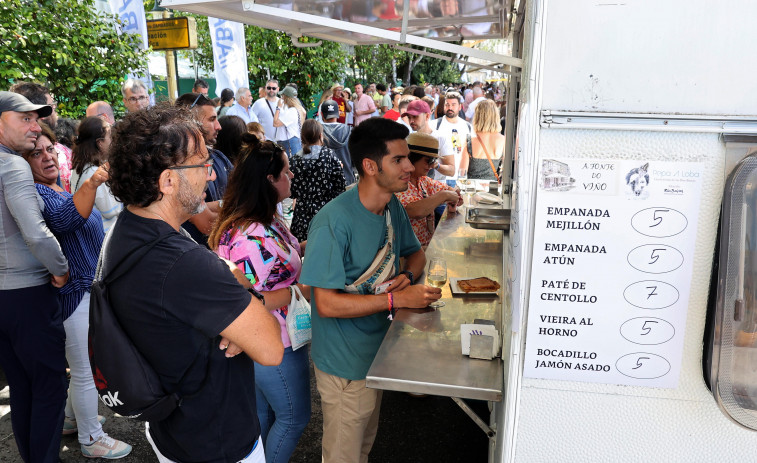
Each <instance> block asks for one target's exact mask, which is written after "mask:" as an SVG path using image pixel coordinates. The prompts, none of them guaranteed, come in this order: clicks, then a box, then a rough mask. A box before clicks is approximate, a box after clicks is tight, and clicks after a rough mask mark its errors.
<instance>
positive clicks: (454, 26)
mask: <svg viewBox="0 0 757 463" xmlns="http://www.w3.org/2000/svg"><path fill="white" fill-rule="evenodd" d="M513 1H514V0H410V1H407V2H395V1H394V0H380V1H374V0H293V1H287V2H282V1H278V0H161V1H160V5H161V6H162V7H164V8H171V9H175V10H179V11H186V12H190V13H196V14H201V15H205V16H212V17H216V18H223V19H227V20H230V21H237V22H242V23H245V24H251V25H254V26H258V27H262V28H265V29H275V30H280V31H284V32H286V33H287V34H289V35H290V36H291V37H292V40H293V41H295V42H296V41H297V38H298V37H301V36H303V35H306V36H309V37H314V38H320V39H324V40H330V41H334V42H341V43H346V44H350V45H370V44H379V43H386V44H395V45H399V46H402V45H415V46H420V47H425V48H427V49H435V50H442V51H445V52H449V53H454V54H457V55H460V56H467V57H475V58H478V59H479V60H483V61H485V62H486V63H487V64H485V66H486V68H487V69H490V70H495V71H499V72H503V73H506V74H512V73H515V72H517V70H516V69H514V68H518V69H519V68H521V67H522V65H523V60H522V59H520V58H514V57H512V56H506V55H501V54H497V53H492V52H488V51H485V50H479V49H476V48H472V47H465V46H462V45H458V44H456V43H451V42H456V41H460V40H485V39H492V38H498V39H501V38H507V35H508V34H509V31H510V21H511V19H512V18H511V12H512V4H513ZM398 5H399V6H398ZM408 48H409V47H406V48H403V49H408ZM410 50H413V52H422V51H423V50H415V49H408V51H410ZM426 53H428V52H426ZM435 57H440V58H441V57H442V55H437V56H435ZM444 58H445V59H449V58H447V57H444Z"/></svg>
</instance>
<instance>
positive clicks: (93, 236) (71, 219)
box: [34, 183, 105, 320]
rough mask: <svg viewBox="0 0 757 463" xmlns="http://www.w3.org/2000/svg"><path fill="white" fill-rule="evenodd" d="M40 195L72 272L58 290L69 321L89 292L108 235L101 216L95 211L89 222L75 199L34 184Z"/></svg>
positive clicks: (62, 307) (46, 217) (43, 213)
mask: <svg viewBox="0 0 757 463" xmlns="http://www.w3.org/2000/svg"><path fill="white" fill-rule="evenodd" d="M34 186H36V187H37V192H38V193H39V195H40V197H41V198H42V201H44V203H45V210H44V211H43V212H42V215H43V216H44V218H45V222H47V226H48V227H49V228H50V230H51V231H52V232H53V234H55V237H56V238H58V241H59V242H60V247H61V248H62V249H63V254H64V255H65V256H66V258H67V259H68V265H69V271H70V272H71V274H70V276H69V278H68V282H67V283H66V284H65V285H64V286H63V287H62V288H60V290H58V298H59V299H60V304H61V309H62V311H63V319H64V320H65V319H67V318H68V317H69V316H70V315H71V314H72V313H74V310H76V306H78V305H79V302H81V299H82V298H83V297H84V293H87V292H89V288H90V286H92V280H93V279H94V277H95V269H96V268H97V257H98V256H99V255H100V248H101V247H102V244H103V238H105V233H104V232H103V223H102V218H101V216H100V213H99V212H97V209H94V208H93V209H92V213H91V214H90V215H89V218H86V219H85V218H84V217H82V216H81V215H79V211H77V210H76V206H75V205H74V199H73V198H74V196H73V195H72V194H71V193H67V192H58V191H55V190H53V189H52V188H50V187H47V186H45V185H40V184H39V183H35V184H34Z"/></svg>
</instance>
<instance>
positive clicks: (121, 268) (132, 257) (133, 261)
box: [95, 233, 168, 285]
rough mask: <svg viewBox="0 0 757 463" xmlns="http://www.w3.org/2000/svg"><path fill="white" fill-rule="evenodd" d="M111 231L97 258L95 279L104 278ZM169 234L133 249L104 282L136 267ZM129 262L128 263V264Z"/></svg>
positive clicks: (109, 281) (112, 279)
mask: <svg viewBox="0 0 757 463" xmlns="http://www.w3.org/2000/svg"><path fill="white" fill-rule="evenodd" d="M110 236H111V233H108V236H107V237H106V238H105V241H104V242H103V246H102V251H101V252H100V257H99V258H98V260H97V270H95V281H98V280H102V279H103V278H102V274H103V272H104V267H105V259H106V256H105V250H106V249H107V245H108V243H109V241H110V239H109V238H110ZM167 236H168V235H160V236H158V237H157V238H155V239H154V240H152V241H148V242H147V243H145V244H143V245H141V246H139V247H137V248H135V249H134V250H133V251H131V252H130V253H129V254H127V255H126V257H124V258H123V259H121V261H120V262H118V263H117V264H116V265H115V266H114V267H113V268H112V269H111V270H110V273H109V275H108V276H107V277H105V279H104V281H103V282H104V283H105V284H106V285H107V284H110V283H112V282H113V281H114V280H116V279H118V278H120V277H122V276H123V275H124V274H125V273H126V272H128V271H129V270H131V269H132V268H134V266H135V265H137V263H138V262H139V261H140V260H142V258H143V257H144V256H145V255H147V253H148V252H150V250H151V249H152V248H154V247H155V245H156V244H158V243H159V242H160V241H162V240H163V239H164V238H166V237H167ZM127 264H128V265H127Z"/></svg>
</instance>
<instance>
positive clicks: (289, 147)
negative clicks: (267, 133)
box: [277, 137, 302, 159]
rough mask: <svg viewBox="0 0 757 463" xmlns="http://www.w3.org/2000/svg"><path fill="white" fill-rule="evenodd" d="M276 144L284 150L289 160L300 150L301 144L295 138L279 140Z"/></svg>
mask: <svg viewBox="0 0 757 463" xmlns="http://www.w3.org/2000/svg"><path fill="white" fill-rule="evenodd" d="M277 143H278V144H279V145H281V146H282V147H283V148H284V150H285V151H286V153H287V157H288V158H290V159H291V158H292V156H294V155H295V154H297V153H299V152H300V150H301V149H302V143H301V142H300V139H299V138H297V137H292V138H290V139H289V140H279V141H278V142H277Z"/></svg>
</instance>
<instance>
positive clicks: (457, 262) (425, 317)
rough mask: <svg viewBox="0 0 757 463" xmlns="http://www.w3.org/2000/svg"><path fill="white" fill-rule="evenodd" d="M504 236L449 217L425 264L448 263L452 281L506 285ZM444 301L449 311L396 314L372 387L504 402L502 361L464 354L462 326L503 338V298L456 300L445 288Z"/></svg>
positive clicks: (372, 375) (373, 370) (373, 371)
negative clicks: (479, 322) (481, 325)
mask: <svg viewBox="0 0 757 463" xmlns="http://www.w3.org/2000/svg"><path fill="white" fill-rule="evenodd" d="M504 235H505V234H504V233H503V232H502V231H500V230H477V229H473V228H471V227H469V226H467V225H466V224H465V216H464V215H463V214H458V213H453V214H445V216H444V217H443V218H442V220H441V221H440V222H439V226H438V227H437V229H436V232H435V233H434V237H433V239H432V240H431V243H430V245H429V247H428V249H427V250H426V258H427V259H431V258H432V257H442V258H444V259H445V260H446V261H447V272H448V276H449V278H450V279H452V278H473V277H478V276H487V277H489V278H491V279H493V280H495V281H497V282H499V284H500V285H502V284H503V268H502V252H503V241H504V240H505V239H506V238H505V237H504ZM424 276H425V275H424ZM424 276H421V281H420V282H421V283H423V278H424ZM442 300H443V301H444V302H445V304H446V305H445V306H444V307H441V308H439V309H436V310H433V309H401V310H399V311H398V312H397V315H396V317H395V319H394V321H393V322H392V325H391V326H390V327H389V331H388V332H387V334H386V337H385V338H384V341H383V343H382V344H381V347H380V349H379V351H378V354H377V355H376V358H375V360H374V361H373V364H372V365H371V368H370V370H369V371H368V375H367V378H366V381H367V385H368V387H372V388H377V389H387V390H393V391H405V392H415V393H421V394H432V395H439V396H447V397H457V398H466V399H478V400H489V401H495V402H498V401H501V400H502V391H503V388H504V384H503V383H504V366H503V362H502V359H501V358H497V359H494V360H480V359H471V358H469V357H468V356H464V355H462V353H461V351H460V325H462V324H465V323H473V322H474V320H476V319H488V320H495V322H496V328H497V329H498V330H499V331H500V332H502V331H501V330H502V327H501V326H499V324H500V320H501V311H502V302H501V298H500V297H454V298H453V297H452V294H451V291H450V287H449V285H445V286H444V288H442Z"/></svg>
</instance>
